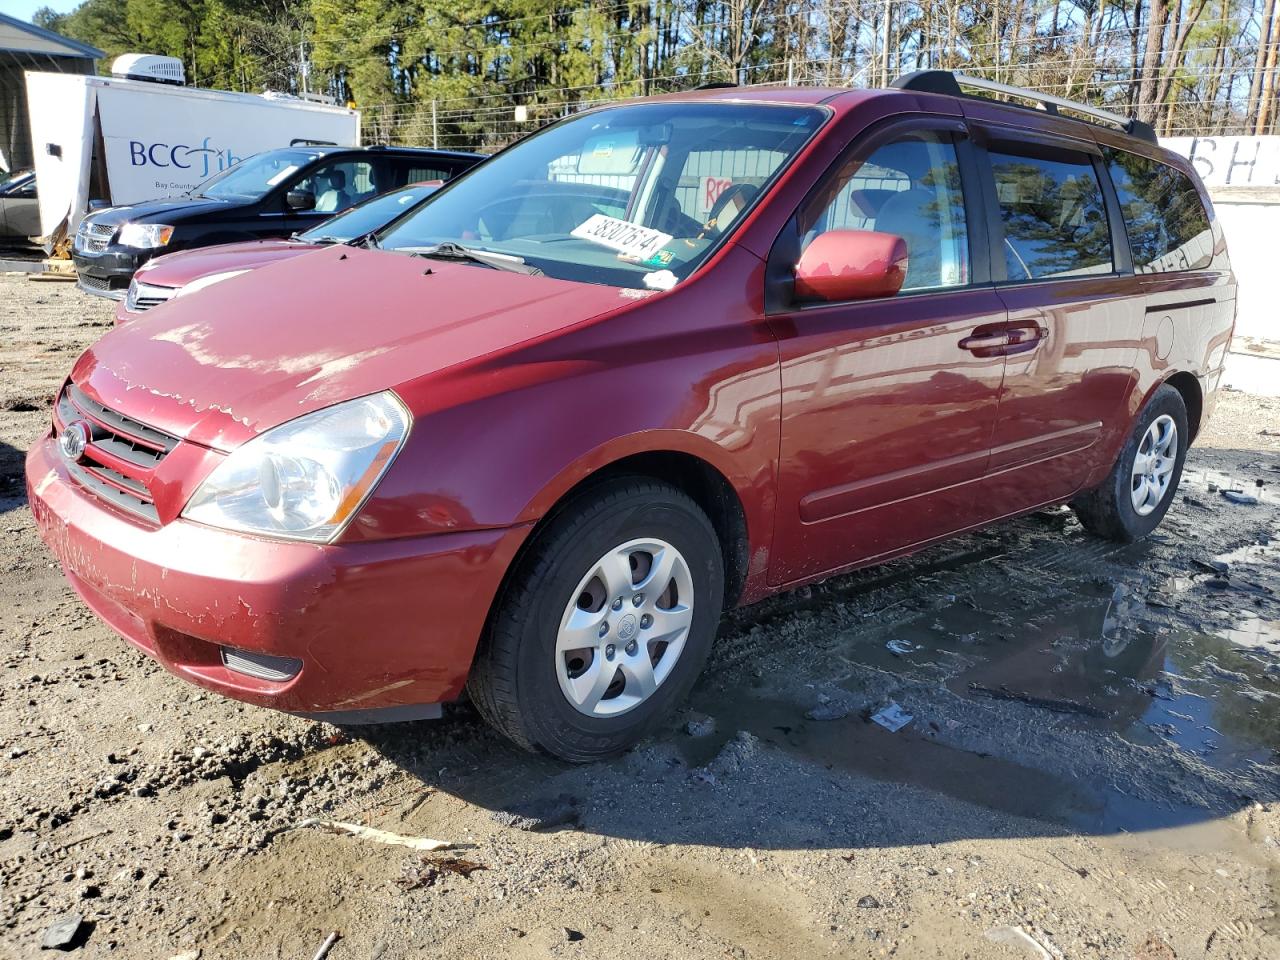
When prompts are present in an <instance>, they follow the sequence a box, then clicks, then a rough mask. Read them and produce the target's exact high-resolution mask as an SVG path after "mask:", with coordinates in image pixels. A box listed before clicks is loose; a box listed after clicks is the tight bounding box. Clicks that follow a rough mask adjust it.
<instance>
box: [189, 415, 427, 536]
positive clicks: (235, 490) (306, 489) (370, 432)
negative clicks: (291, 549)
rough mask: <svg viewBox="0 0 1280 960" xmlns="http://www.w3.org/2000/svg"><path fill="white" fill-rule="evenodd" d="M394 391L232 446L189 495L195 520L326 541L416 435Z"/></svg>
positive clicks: (340, 529)
mask: <svg viewBox="0 0 1280 960" xmlns="http://www.w3.org/2000/svg"><path fill="white" fill-rule="evenodd" d="M410 423H411V417H410V415H409V411H408V410H407V409H406V408H405V406H404V404H403V403H401V402H400V398H399V397H397V396H396V395H395V394H394V393H392V392H390V391H387V392H385V393H376V394H374V395H373V396H369V397H361V398H360V399H358V400H347V401H345V402H343V403H338V404H335V405H334V406H332V407H326V408H325V409H323V410H317V411H315V412H314V413H308V414H306V415H304V416H301V417H299V418H298V419H296V420H290V421H289V422H288V423H283V424H281V425H280V426H278V427H274V428H272V429H271V430H268V431H266V432H265V433H263V434H260V435H259V436H256V437H254V438H253V439H252V440H250V441H248V442H247V443H245V444H244V445H243V446H241V447H239V448H237V449H236V450H234V451H232V453H231V454H230V455H229V456H228V457H227V458H226V459H225V460H224V461H222V463H220V464H218V466H217V467H216V468H214V471H213V472H212V473H211V474H209V476H208V477H207V478H206V479H205V481H204V483H202V484H200V487H199V489H197V490H196V492H195V494H194V495H193V496H192V497H191V499H190V501H188V503H187V506H186V509H184V510H183V511H182V515H183V516H184V517H185V518H186V519H188V520H194V521H196V522H198V523H205V524H208V525H209V526H212V527H221V528H223V529H225V530H236V531H239V532H241V533H255V534H262V535H264V536H269V537H283V538H286V539H291V540H309V541H312V542H317V543H326V542H328V541H330V540H332V539H333V538H334V537H336V536H337V535H338V533H340V532H341V531H342V529H343V527H344V526H345V525H346V523H347V521H348V520H350V519H351V518H352V517H353V516H355V514H356V512H357V511H358V510H359V509H360V507H361V506H363V505H364V502H365V500H367V499H368V497H369V494H370V493H372V492H373V488H374V487H375V486H377V483H378V481H379V480H380V479H381V478H382V475H383V474H384V473H385V472H386V470H387V467H389V466H390V465H391V462H392V460H394V459H395V456H396V454H397V453H398V452H399V451H400V448H401V447H402V446H403V445H404V441H405V437H407V436H408V435H409V425H410Z"/></svg>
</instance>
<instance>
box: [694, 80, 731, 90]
mask: <svg viewBox="0 0 1280 960" xmlns="http://www.w3.org/2000/svg"><path fill="white" fill-rule="evenodd" d="M736 86H737V84H736V83H734V82H733V81H732V80H712V81H711V82H710V83H700V84H698V85H697V86H696V87H692V88H691V89H693V90H728V89H730V88H731V87H736Z"/></svg>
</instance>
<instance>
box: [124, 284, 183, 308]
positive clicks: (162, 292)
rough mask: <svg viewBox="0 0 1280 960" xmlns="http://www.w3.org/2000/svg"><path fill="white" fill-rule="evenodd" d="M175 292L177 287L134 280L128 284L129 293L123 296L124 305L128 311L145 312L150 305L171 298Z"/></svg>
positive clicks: (158, 303)
mask: <svg viewBox="0 0 1280 960" xmlns="http://www.w3.org/2000/svg"><path fill="white" fill-rule="evenodd" d="M177 292H178V289H177V287H160V286H156V285H155V284H151V283H139V282H138V281H137V280H134V281H132V282H130V284H129V293H128V295H126V296H125V299H124V306H125V309H126V310H128V311H129V312H130V313H145V312H146V311H147V310H150V309H151V308H152V307H155V306H159V305H160V304H162V303H164V302H165V301H166V300H171V299H173V296H174V294H176V293H177Z"/></svg>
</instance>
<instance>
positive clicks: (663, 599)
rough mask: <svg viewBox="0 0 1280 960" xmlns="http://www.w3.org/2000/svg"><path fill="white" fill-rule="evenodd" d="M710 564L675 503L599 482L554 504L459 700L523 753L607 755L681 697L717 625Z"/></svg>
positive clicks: (717, 561)
mask: <svg viewBox="0 0 1280 960" xmlns="http://www.w3.org/2000/svg"><path fill="white" fill-rule="evenodd" d="M723 596H724V571H723V558H722V556H721V553H720V546H719V542H718V540H717V539H716V535H715V530H714V528H713V527H712V526H711V523H710V521H709V520H708V519H707V517H706V515H705V514H704V513H703V512H702V510H701V509H699V507H698V506H697V504H696V503H694V502H693V500H691V499H690V498H689V497H688V496H686V495H685V494H684V493H682V492H680V491H679V490H676V489H675V488H673V487H670V486H667V485H666V484H663V483H659V482H657V481H653V480H648V479H626V480H616V481H609V482H607V483H604V484H601V485H600V486H597V487H594V488H591V489H589V490H588V491H586V492H584V493H583V494H581V495H579V496H578V497H576V498H574V499H573V500H571V501H570V502H569V503H567V504H566V505H565V506H564V507H563V508H562V509H561V510H560V511H559V513H558V515H557V516H556V517H555V518H554V519H553V520H552V521H551V523H550V524H549V525H548V526H547V527H546V528H545V529H544V530H543V531H541V532H540V533H539V534H538V535H537V540H536V541H535V543H534V544H532V546H531V548H530V550H529V551H528V553H527V554H526V555H525V557H524V559H523V561H522V562H521V564H520V567H519V568H518V569H517V570H516V571H515V572H514V574H513V576H512V579H511V582H510V583H509V585H508V586H507V588H506V589H505V590H504V592H503V595H502V596H501V597H500V598H499V601H498V604H497V606H496V608H495V610H494V615H493V617H492V618H491V623H490V626H489V631H488V635H487V636H486V638H485V640H484V642H483V643H482V645H481V648H480V650H479V651H478V653H477V656H476V662H475V665H474V666H473V668H472V672H471V679H470V680H469V682H468V691H469V693H470V694H471V698H472V700H473V701H474V702H475V704H476V707H477V709H479V710H480V712H481V714H482V715H483V716H484V717H485V718H486V719H487V720H488V721H489V722H490V723H491V724H493V726H495V727H496V728H497V729H498V730H500V731H501V732H502V733H504V734H506V735H507V736H508V737H510V738H511V739H512V740H514V741H515V742H516V743H518V744H520V745H521V746H524V747H526V748H529V749H535V750H541V751H545V752H547V753H550V754H553V755H554V756H557V757H560V758H562V759H565V760H572V761H579V762H583V761H590V760H597V759H602V758H605V757H609V756H613V755H615V754H617V753H620V752H621V751H623V750H625V749H626V748H627V747H630V746H631V745H632V744H634V743H635V742H636V741H637V740H639V739H641V738H642V737H644V736H645V735H646V734H648V733H650V732H651V731H652V730H653V729H654V728H655V727H656V726H657V725H658V724H659V723H660V722H661V721H662V719H663V717H664V716H666V715H667V714H668V713H669V712H670V711H671V710H672V709H674V707H675V706H676V705H678V704H679V703H680V701H682V700H683V699H684V698H685V696H687V695H688V692H689V689H690V687H692V686H693V682H694V680H695V679H696V678H697V676H698V673H699V672H700V671H701V669H702V665H703V663H704V662H705V661H706V658H707V654H708V652H709V651H710V648H711V642H712V640H713V638H714V636H715V631H716V627H717V625H718V624H719V620H720V613H721V607H722V604H723Z"/></svg>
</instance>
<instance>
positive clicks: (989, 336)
mask: <svg viewBox="0 0 1280 960" xmlns="http://www.w3.org/2000/svg"><path fill="white" fill-rule="evenodd" d="M1008 345H1009V334H1007V333H975V334H973V335H972V336H968V337H965V338H964V339H963V340H961V341H960V349H961V350H968V351H969V352H970V353H974V354H976V355H978V356H979V357H994V356H999V354H1000V353H1001V351H1003V349H1004V348H1005V347H1007V346H1008Z"/></svg>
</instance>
